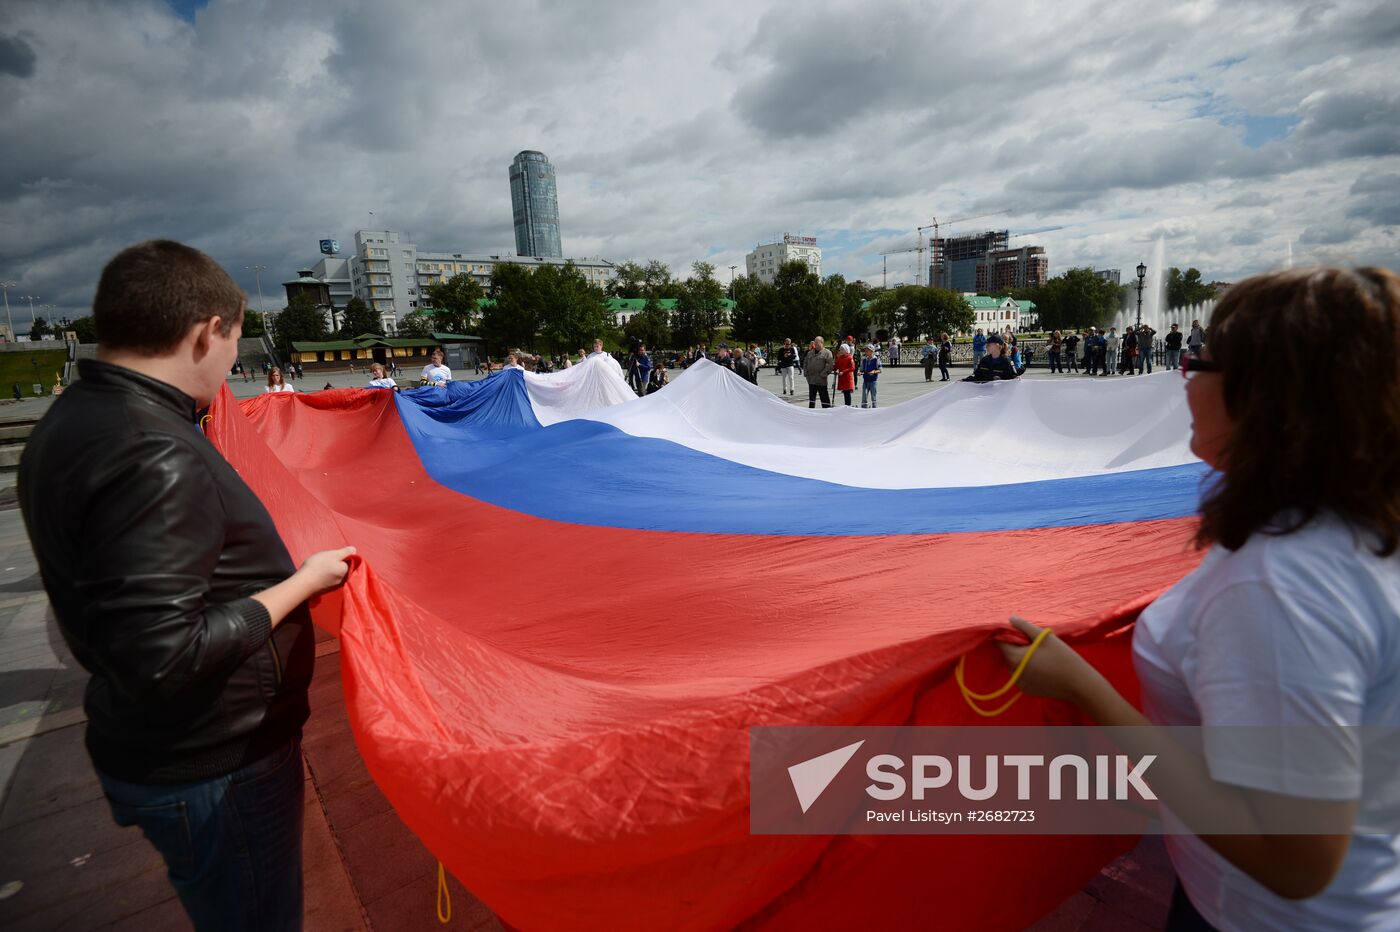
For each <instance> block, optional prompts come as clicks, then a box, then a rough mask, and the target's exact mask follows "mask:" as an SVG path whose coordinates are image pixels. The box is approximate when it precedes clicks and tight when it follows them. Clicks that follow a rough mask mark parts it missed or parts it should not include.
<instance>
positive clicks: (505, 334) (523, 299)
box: [481, 262, 539, 350]
mask: <svg viewBox="0 0 1400 932" xmlns="http://www.w3.org/2000/svg"><path fill="white" fill-rule="evenodd" d="M490 295H491V297H492V298H493V299H494V300H493V302H492V303H491V304H488V305H487V306H486V307H485V308H484V309H483V311H482V315H481V335H482V336H483V337H485V338H486V343H487V345H488V346H490V347H493V348H499V349H502V350H511V349H515V348H517V347H521V346H528V345H530V344H532V343H533V342H534V339H535V333H536V332H538V330H539V301H538V300H537V298H536V295H535V282H534V277H533V276H532V275H531V274H530V270H529V269H527V268H526V267H525V266H523V265H520V264H519V263H516V262H498V263H496V267H495V269H494V270H492V272H491V288H490Z"/></svg>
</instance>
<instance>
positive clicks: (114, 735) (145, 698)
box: [19, 240, 354, 930]
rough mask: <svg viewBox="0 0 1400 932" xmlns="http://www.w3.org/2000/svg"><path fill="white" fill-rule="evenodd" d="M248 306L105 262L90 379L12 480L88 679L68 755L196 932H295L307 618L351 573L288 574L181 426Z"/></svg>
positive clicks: (227, 290)
mask: <svg viewBox="0 0 1400 932" xmlns="http://www.w3.org/2000/svg"><path fill="white" fill-rule="evenodd" d="M245 307H247V299H246V297H245V296H244V294H243V292H242V290H240V289H239V288H238V286H237V285H235V284H234V282H233V279H231V278H229V276H228V273H227V272H225V271H224V270H223V269H221V268H220V267H219V266H218V265H217V264H216V263H215V262H214V260H212V259H210V258H209V257H208V256H206V255H205V254H204V253H202V252H199V251H198V250H195V249H191V248H190V247H188V246H184V245H182V244H180V243H175V242H171V241H169V240H154V241H151V242H147V243H141V244H139V245H136V246H132V247H130V248H128V249H126V250H123V251H122V252H121V253H119V254H118V255H117V256H116V257H115V258H113V259H112V261H111V262H109V263H108V264H107V267H106V268H105V269H104V270H103V272H102V277H101V279H100V280H99V282H98V285H97V294H96V296H95V298H94V299H93V308H92V316H93V321H94V323H95V325H96V327H97V358H96V359H83V360H80V361H79V363H78V368H79V371H80V372H81V373H82V378H81V379H80V380H79V381H78V382H77V383H76V384H75V385H74V386H73V387H72V388H71V389H69V390H67V391H65V392H64V393H63V396H62V397H61V398H59V399H58V400H57V401H55V402H54V405H53V407H52V408H51V409H50V410H49V412H48V414H47V415H46V416H45V417H44V419H43V420H42V421H41V422H40V423H39V425H38V426H37V427H35V429H34V432H33V433H32V434H31V435H30V437H29V440H28V442H27V443H26V445H25V449H24V454H23V456H22V457H21V459H20V466H19V503H20V510H21V511H22V513H23V516H24V524H25V528H26V530H27V531H28V533H29V539H30V542H31V543H32V545H33V547H34V555H35V557H36V558H37V560H38V563H39V572H40V575H41V576H42V578H43V581H44V588H45V590H46V591H47V592H48V595H49V600H50V602H51V603H52V606H53V614H54V618H55V620H56V621H57V623H58V627H59V629H60V630H61V631H62V633H63V638H64V640H65V641H66V642H67V643H68V645H69V646H70V647H71V648H72V651H73V655H74V656H75V657H76V658H77V660H78V662H79V663H80V664H81V665H82V666H83V668H84V669H86V670H87V671H88V672H89V673H90V674H91V679H90V680H89V682H88V684H87V690H86V693H85V695H84V699H83V707H84V710H85V711H86V712H87V719H88V721H87V732H86V744H87V750H88V754H89V756H90V757H91V758H92V762H93V766H94V768H95V769H96V771H97V776H98V780H99V782H100V784H101V786H102V791H103V794H104V795H105V796H106V798H107V802H108V804H109V805H110V807H111V811H112V816H113V818H114V819H115V820H116V822H117V824H119V825H122V826H130V825H138V826H140V827H141V830H142V832H143V833H144V834H145V836H146V838H147V839H148V840H149V841H150V842H151V844H152V845H154V846H155V847H156V849H157V850H158V851H160V853H161V856H162V857H164V859H165V862H166V864H167V866H168V867H169V877H170V882H171V884H172V885H173V886H174V888H175V892H176V893H177V894H178V896H179V898H180V902H181V904H182V905H183V906H184V909H185V911H186V913H188V914H189V916H190V919H191V920H192V921H193V923H194V926H195V928H197V929H201V930H204V929H279V930H280V929H300V928H301V923H302V863H301V825H302V815H303V811H304V808H303V790H304V782H303V772H302V758H301V727H302V724H303V723H304V722H305V721H306V718H307V715H308V703H307V687H308V686H309V684H310V682H311V673H312V667H313V664H314V657H315V644H314V640H315V639H314V635H313V633H312V629H311V617H310V613H309V612H308V610H307V608H306V600H307V599H309V598H310V597H312V596H313V595H316V594H317V593H320V592H325V591H327V590H329V589H332V588H335V587H336V586H339V585H340V584H341V582H342V581H343V580H344V579H345V576H346V573H347V572H348V569H349V566H348V563H347V562H346V561H347V560H348V558H349V557H350V555H351V554H353V553H354V548H353V547H346V548H342V549H339V550H327V551H322V552H320V553H315V554H312V555H311V556H310V557H309V558H307V560H306V562H305V563H304V564H302V566H301V568H300V569H294V564H293V563H292V561H291V557H290V555H289V554H288V553H287V548H286V547H285V546H284V545H283V543H282V540H281V538H280V537H279V536H278V534H277V529H276V527H275V526H274V525H273V523H272V518H271V516H270V515H268V513H267V510H266V509H265V508H264V507H263V504H262V502H260V501H259V500H258V498H257V496H255V495H254V494H253V491H252V490H251V489H249V488H248V486H247V485H246V484H244V482H243V480H242V479H241V478H240V477H239V475H238V473H237V472H236V471H235V470H234V469H233V467H232V466H230V465H229V464H228V462H227V461H226V460H224V458H223V457H222V456H220V455H219V453H218V451H217V450H215V449H214V447H213V445H211V444H210V443H209V441H208V440H206V439H205V437H204V435H203V434H202V433H201V432H200V430H199V428H198V426H196V420H195V418H196V411H197V410H198V409H199V408H201V407H204V406H207V405H208V404H209V403H210V402H211V401H212V400H213V399H214V397H215V396H216V395H217V394H218V393H219V391H220V389H221V388H222V387H223V385H224V373H225V372H227V371H228V368H229V366H230V365H231V364H232V362H233V359H234V357H235V356H236V355H237V353H238V338H239V334H240V332H241V330H242V324H243V310H244V308H245ZM293 400H294V399H293Z"/></svg>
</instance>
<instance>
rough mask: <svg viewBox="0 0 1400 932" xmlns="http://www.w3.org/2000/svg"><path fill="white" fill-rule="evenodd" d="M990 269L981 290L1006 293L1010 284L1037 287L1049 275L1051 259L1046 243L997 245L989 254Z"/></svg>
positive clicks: (988, 263)
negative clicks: (1010, 246)
mask: <svg viewBox="0 0 1400 932" xmlns="http://www.w3.org/2000/svg"><path fill="white" fill-rule="evenodd" d="M985 264H986V267H987V272H986V275H985V276H982V277H981V278H979V280H982V279H985V281H983V286H984V287H980V288H979V290H980V291H984V292H986V293H987V294H1005V293H1006V291H1007V290H1008V289H1010V288H1034V287H1035V286H1037V285H1043V284H1045V280H1046V279H1047V278H1049V276H1050V259H1049V257H1048V256H1046V255H1045V247H1044V246H1020V247H1018V248H1016V249H998V250H996V251H994V252H990V253H988V254H987V261H986V263H985Z"/></svg>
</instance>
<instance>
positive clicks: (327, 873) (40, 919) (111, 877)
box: [0, 366, 1172, 932]
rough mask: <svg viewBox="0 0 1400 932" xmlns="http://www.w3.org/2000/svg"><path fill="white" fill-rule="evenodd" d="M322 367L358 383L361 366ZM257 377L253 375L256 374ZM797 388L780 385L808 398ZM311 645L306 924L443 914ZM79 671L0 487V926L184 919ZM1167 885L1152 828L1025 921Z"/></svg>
mask: <svg viewBox="0 0 1400 932" xmlns="http://www.w3.org/2000/svg"><path fill="white" fill-rule="evenodd" d="M961 374H966V370H964V371H963V372H962V373H961ZM954 377H955V378H957V377H960V374H959V373H958V372H957V370H954ZM1032 377H1034V378H1062V377H1063V378H1080V377H1079V376H1072V375H1071V376H1051V375H1049V374H1048V373H1036V374H1035V375H1033V376H1032ZM881 378H882V386H881V387H882V392H883V395H882V398H881V400H882V401H883V402H885V403H886V404H887V405H889V404H895V403H897V402H899V401H902V400H907V399H909V398H913V397H916V396H918V395H920V394H922V393H924V392H926V391H930V390H938V389H939V388H940V387H943V386H944V385H947V384H952V383H942V384H940V383H939V382H937V381H936V379H937V376H936V375H935V381H934V382H933V383H932V384H931V385H929V384H925V383H924V382H923V373H922V370H921V369H919V368H918V367H913V366H907V367H900V368H898V369H889V370H886V375H885V376H882V377H881ZM305 381H306V383H310V382H311V379H309V378H308V379H307V380H305ZM325 381H326V378H325V377H324V376H322V377H319V378H318V383H319V384H320V385H324V384H325ZM330 381H332V382H333V384H336V385H337V386H338V387H339V386H340V385H344V386H350V385H362V384H363V375H362V374H358V373H357V374H356V375H354V376H351V375H349V373H342V374H339V375H337V376H333V377H331V378H330ZM759 385H760V386H761V387H763V388H765V389H768V390H769V391H774V392H776V391H778V390H779V387H780V385H781V381H780V380H779V379H778V378H777V377H776V376H774V375H772V373H771V371H766V372H765V373H763V374H762V375H761V376H760V377H759ZM245 388H247V387H246V386H245ZM251 388H253V389H256V390H258V391H260V390H261V388H260V386H259V385H257V384H256V383H255V384H254V385H253V386H251ZM249 393H250V394H251V393H252V392H251V391H250V392H249ZM805 395H806V393H805V391H804V392H803V394H802V395H801V396H800V397H798V398H797V399H786V400H792V401H794V402H795V403H799V404H805V402H806V397H805ZM41 403H42V401H41V400H37V399H36V400H35V401H33V402H24V403H20V404H17V405H14V406H12V407H7V409H6V410H4V411H3V413H0V419H2V418H4V417H7V416H9V417H13V416H16V415H18V416H21V417H31V418H32V417H37V416H39V413H40V412H39V410H38V408H37V405H39V404H41ZM30 404H33V405H35V406H36V407H35V408H33V409H30V408H29V405H30ZM44 407H45V408H46V407H47V405H44ZM17 409H25V410H23V411H20V410H17ZM4 484H5V483H0V486H3V485H4ZM317 658H318V659H317V667H316V675H315V679H314V681H313V683H312V687H311V706H312V714H311V719H310V721H309V722H308V723H307V726H306V729H305V735H304V739H303V755H304V757H305V761H306V780H307V793H306V829H305V878H306V928H307V929H308V930H313V932H320V930H352V929H353V930H362V929H373V930H376V932H380V930H396V929H429V928H435V927H438V923H437V919H436V916H435V891H436V886H437V862H436V860H435V859H434V858H433V856H432V854H431V853H429V852H428V851H427V850H426V849H425V848H424V847H423V846H422V844H421V843H420V842H419V841H418V840H417V838H416V837H415V836H413V834H412V833H411V832H409V831H408V829H407V828H406V827H405V826H404V825H403V823H402V822H401V821H400V820H399V818H398V816H397V815H396V814H395V813H394V811H393V809H392V808H391V807H390V805H389V803H388V801H387V800H386V799H385V798H384V796H383V794H381V793H380V792H379V790H378V788H377V787H376V786H375V785H374V782H373V781H372V780H371V779H370V777H369V774H368V773H367V772H366V770H365V767H364V764H363V762H362V761H361V759H360V756H359V753H358V751H357V750H356V748H355V744H354V740H353V738H352V737H351V733H350V726H349V721H348V720H347V718H346V713H345V700H344V696H343V694H342V692H341V687H340V674H339V670H340V664H339V661H340V656H339V645H338V642H337V641H335V640H334V639H332V638H329V637H328V636H326V635H324V634H319V633H318V643H317ZM85 680H86V673H85V672H84V671H83V670H81V669H80V668H79V667H78V666H77V664H76V663H75V661H74V660H73V658H72V655H71V654H70V653H69V651H68V650H67V648H66V646H65V645H64V643H63V640H62V638H61V637H60V636H59V634H58V631H57V628H56V626H55V624H54V622H53V619H52V617H51V615H50V613H49V612H48V602H47V599H46V598H45V595H44V592H43V587H42V586H41V584H40V581H39V577H38V574H37V568H36V566H35V563H34V558H33V555H32V554H31V552H30V549H29V543H28V540H27V538H26V537H25V534H24V528H23V523H22V521H21V520H20V515H19V511H18V510H17V509H16V508H15V506H14V504H13V493H12V492H10V493H9V494H8V495H6V494H4V493H2V492H0V929H5V930H31V929H32V930H48V929H58V928H64V929H99V928H100V929H140V930H141V932H161V930H166V929H188V928H189V924H188V922H187V920H186V919H185V917H184V914H183V912H182V911H181V910H180V907H179V904H178V902H177V901H176V900H175V897H174V894H173V892H172V891H171V889H170V887H169V885H168V883H167V882H166V879H165V869H164V865H163V864H162V863H161V861H160V858H159V857H158V856H157V855H156V854H155V852H154V850H153V849H152V848H151V847H150V846H149V845H148V844H146V842H145V840H144V839H143V838H142V837H141V834H140V832H139V830H137V829H134V828H132V829H121V828H118V827H117V826H116V825H115V824H113V822H112V821H111V817H110V814H109V812H108V809H107V806H106V803H105V801H104V800H103V798H102V795H101V791H100V788H99V786H98V783H97V778H96V776H95V775H94V773H93V771H92V766H91V764H90V763H89V761H88V758H87V754H86V751H85V750H84V747H83V726H84V723H85V721H86V719H85V717H84V715H83V711H82V689H83V684H84V682H85ZM1171 885H1172V873H1171V867H1170V865H1169V864H1168V863H1167V860H1166V856H1165V854H1164V852H1163V849H1162V846H1161V843H1160V841H1158V840H1156V839H1148V840H1145V841H1144V842H1143V843H1142V844H1141V845H1140V846H1139V847H1138V849H1137V850H1136V851H1134V852H1132V853H1131V854H1129V855H1126V856H1125V857H1123V858H1120V859H1119V860H1118V861H1116V862H1115V863H1114V864H1112V865H1110V866H1109V867H1107V868H1105V870H1104V871H1103V872H1102V873H1101V874H1100V875H1099V876H1098V877H1097V878H1095V880H1093V881H1092V882H1091V883H1089V884H1088V885H1087V886H1085V888H1084V889H1083V890H1081V891H1079V892H1077V893H1075V894H1074V895H1073V896H1071V897H1070V898H1069V899H1067V900H1066V901H1065V903H1064V904H1062V905H1061V907H1060V908H1059V909H1058V910H1056V911H1055V912H1054V913H1052V914H1050V915H1049V916H1046V917H1045V918H1044V919H1043V920H1041V921H1040V922H1039V923H1037V924H1036V925H1035V926H1034V927H1033V928H1034V929H1035V930H1036V932H1076V930H1079V932H1091V930H1107V929H1121V930H1130V932H1137V930H1148V929H1160V928H1162V926H1163V923H1164V921H1165V918H1166V911H1167V904H1168V901H1169V898H1170V892H1171ZM449 887H450V890H451V894H452V921H451V923H450V924H449V926H448V928H454V929H499V928H501V925H500V923H499V922H498V921H497V920H496V918H495V917H494V916H493V915H492V913H491V912H490V910H489V909H487V908H486V907H485V906H484V905H483V904H482V903H480V902H479V901H478V900H476V899H475V898H474V897H473V896H472V895H471V894H470V893H469V892H468V891H467V890H466V889H465V888H463V887H462V886H461V884H459V883H457V881H456V880H455V879H451V878H449Z"/></svg>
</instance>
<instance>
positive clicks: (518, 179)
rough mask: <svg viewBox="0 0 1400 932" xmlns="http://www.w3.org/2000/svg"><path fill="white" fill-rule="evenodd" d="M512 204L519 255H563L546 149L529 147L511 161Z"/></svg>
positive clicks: (517, 252)
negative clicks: (537, 149)
mask: <svg viewBox="0 0 1400 932" xmlns="http://www.w3.org/2000/svg"><path fill="white" fill-rule="evenodd" d="M510 206H511V210H512V211H513V212H514V214H515V252H516V255H520V256H555V257H563V255H564V247H563V246H562V245H561V244H560V242H559V195H558V192H557V191H556V190H555V187H554V166H553V165H551V164H549V159H548V158H546V157H545V154H544V153H543V152H535V151H534V150H532V149H526V150H525V151H524V152H520V153H518V154H517V155H516V156H515V161H514V162H511V164H510Z"/></svg>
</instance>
